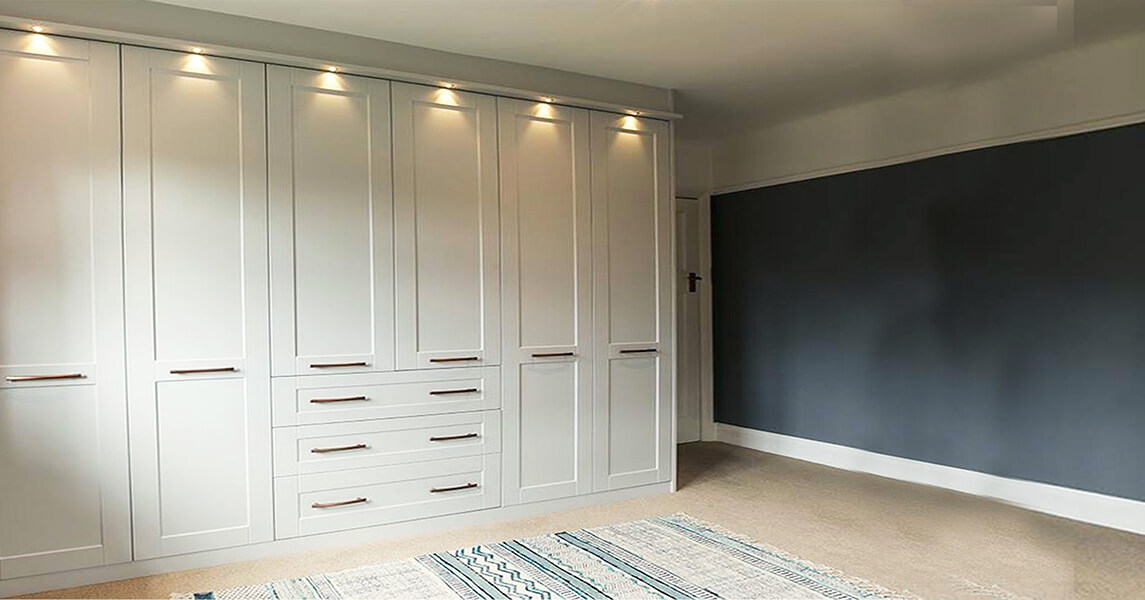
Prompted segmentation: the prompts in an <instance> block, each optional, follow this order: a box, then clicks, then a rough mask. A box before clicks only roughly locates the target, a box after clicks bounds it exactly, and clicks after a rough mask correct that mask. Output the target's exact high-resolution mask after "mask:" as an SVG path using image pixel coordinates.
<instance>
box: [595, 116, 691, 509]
mask: <svg viewBox="0 0 1145 600" xmlns="http://www.w3.org/2000/svg"><path fill="white" fill-rule="evenodd" d="M669 131H670V130H669V127H668V124H667V123H665V122H663V121H657V120H654V119H639V118H637V117H632V116H621V115H615V114H609V113H601V112H593V113H592V206H593V237H594V240H595V243H594V245H593V265H594V266H593V272H594V277H593V286H594V287H593V290H594V297H595V302H594V304H595V312H594V321H595V338H594V339H595V345H596V357H595V359H596V373H595V386H596V407H595V410H594V422H595V428H594V431H595V433H594V435H595V441H594V444H593V445H594V448H595V459H594V461H593V462H594V466H595V469H594V473H595V475H594V477H595V480H596V489H597V490H606V489H616V488H622V487H629V486H634V485H643V484H647V483H654V482H661V481H668V480H669V479H670V478H671V470H670V469H671V462H672V461H671V458H672V454H671V453H672V450H673V448H672V420H671V419H672V398H673V396H672V345H671V344H672V340H671V336H672V325H671V324H672V268H673V267H672V261H671V254H670V250H671V248H670V246H671V222H672V221H671V219H672V213H671V210H672V204H671V186H670V169H669V164H670V161H669Z"/></svg>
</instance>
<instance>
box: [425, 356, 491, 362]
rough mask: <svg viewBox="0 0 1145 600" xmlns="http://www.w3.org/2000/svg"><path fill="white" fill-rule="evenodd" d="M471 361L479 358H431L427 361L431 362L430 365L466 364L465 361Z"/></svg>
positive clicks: (479, 358)
mask: <svg viewBox="0 0 1145 600" xmlns="http://www.w3.org/2000/svg"><path fill="white" fill-rule="evenodd" d="M472 360H481V357H480V356H458V357H456V358H431V359H429V362H431V363H441V362H467V361H472Z"/></svg>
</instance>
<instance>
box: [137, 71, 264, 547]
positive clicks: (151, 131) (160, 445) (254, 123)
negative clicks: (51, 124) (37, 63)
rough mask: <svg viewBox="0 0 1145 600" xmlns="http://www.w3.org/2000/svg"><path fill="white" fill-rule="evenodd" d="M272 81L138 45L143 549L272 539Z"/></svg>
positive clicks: (139, 531)
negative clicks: (268, 118)
mask: <svg viewBox="0 0 1145 600" xmlns="http://www.w3.org/2000/svg"><path fill="white" fill-rule="evenodd" d="M264 77H265V70H264V67H263V65H261V64H255V63H247V62H241V61H233V60H225V59H218V58H209V57H204V56H200V55H195V54H180V53H174V52H164V51H158V50H144V49H139V48H124V50H123V114H124V123H123V131H124V190H125V198H124V201H125V214H124V223H125V228H126V234H125V240H126V262H125V264H126V290H127V297H126V300H127V314H128V318H127V333H128V337H127V342H128V348H127V350H128V374H129V386H130V394H129V399H130V401H129V404H130V415H131V458H132V465H131V470H132V494H133V499H134V505H133V506H134V508H133V510H134V516H135V558H136V559H143V558H152V557H156V556H166V555H172V554H181V553H186V552H194V551H199V550H207V549H211V548H221V547H226V546H235V545H239V544H247V543H252V542H259V541H265V540H269V539H271V537H272V527H273V525H272V522H273V519H272V516H271V510H272V503H271V497H270V494H271V467H270V361H269V331H268V320H269V315H268V308H267V304H268V298H267V256H266V255H267V237H266V236H267V234H266V228H267V221H266V219H267V216H266V213H267V199H266V154H265V143H266V142H265V140H266V138H265V134H266V124H265V110H264V109H265V89H264V87H265V86H264Z"/></svg>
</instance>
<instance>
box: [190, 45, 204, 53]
mask: <svg viewBox="0 0 1145 600" xmlns="http://www.w3.org/2000/svg"><path fill="white" fill-rule="evenodd" d="M191 52H194V53H195V54H202V53H203V49H202V48H200V47H198V46H195V47H194V48H191Z"/></svg>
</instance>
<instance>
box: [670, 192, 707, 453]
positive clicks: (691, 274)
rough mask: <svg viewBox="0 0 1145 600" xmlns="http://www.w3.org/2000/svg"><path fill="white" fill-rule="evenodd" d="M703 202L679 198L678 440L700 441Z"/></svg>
mask: <svg viewBox="0 0 1145 600" xmlns="http://www.w3.org/2000/svg"><path fill="white" fill-rule="evenodd" d="M701 285H704V282H703V277H702V276H701V275H700V202H699V200H693V199H691V198H676V336H677V337H676V349H677V350H676V353H677V354H676V356H677V361H678V363H677V366H676V441H677V442H678V443H681V444H683V443H685V442H698V441H700V286H701Z"/></svg>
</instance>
